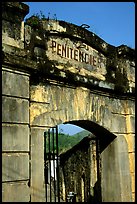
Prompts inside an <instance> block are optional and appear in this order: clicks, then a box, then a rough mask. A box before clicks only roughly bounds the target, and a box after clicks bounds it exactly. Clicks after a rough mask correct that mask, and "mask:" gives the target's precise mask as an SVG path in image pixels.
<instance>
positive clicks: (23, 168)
mask: <svg viewBox="0 0 137 204" xmlns="http://www.w3.org/2000/svg"><path fill="white" fill-rule="evenodd" d="M26 179H29V155H28V154H27V153H3V154H2V181H17V180H26Z"/></svg>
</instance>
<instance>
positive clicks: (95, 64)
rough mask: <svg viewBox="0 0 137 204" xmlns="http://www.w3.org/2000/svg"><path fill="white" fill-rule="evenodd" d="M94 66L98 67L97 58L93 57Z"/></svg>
mask: <svg viewBox="0 0 137 204" xmlns="http://www.w3.org/2000/svg"><path fill="white" fill-rule="evenodd" d="M93 66H97V58H96V57H95V56H93Z"/></svg>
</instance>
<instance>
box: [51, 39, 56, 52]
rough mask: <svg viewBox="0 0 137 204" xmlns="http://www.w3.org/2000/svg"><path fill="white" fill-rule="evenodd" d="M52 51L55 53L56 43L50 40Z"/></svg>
mask: <svg viewBox="0 0 137 204" xmlns="http://www.w3.org/2000/svg"><path fill="white" fill-rule="evenodd" d="M52 50H53V51H54V52H55V51H56V41H54V40H52Z"/></svg>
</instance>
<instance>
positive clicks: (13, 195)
mask: <svg viewBox="0 0 137 204" xmlns="http://www.w3.org/2000/svg"><path fill="white" fill-rule="evenodd" d="M2 202H30V189H29V187H28V181H27V182H26V181H24V182H16V183H15V182H14V183H3V184H2Z"/></svg>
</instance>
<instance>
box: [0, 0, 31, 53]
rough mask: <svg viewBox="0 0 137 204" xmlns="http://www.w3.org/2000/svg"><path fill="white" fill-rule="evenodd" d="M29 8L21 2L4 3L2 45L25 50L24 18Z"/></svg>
mask: <svg viewBox="0 0 137 204" xmlns="http://www.w3.org/2000/svg"><path fill="white" fill-rule="evenodd" d="M28 13H29V7H28V6H27V5H26V4H23V3H20V2H2V43H5V44H8V45H11V46H15V47H18V48H22V49H23V48H24V22H23V20H24V17H25V16H26V15H27V14H28Z"/></svg>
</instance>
